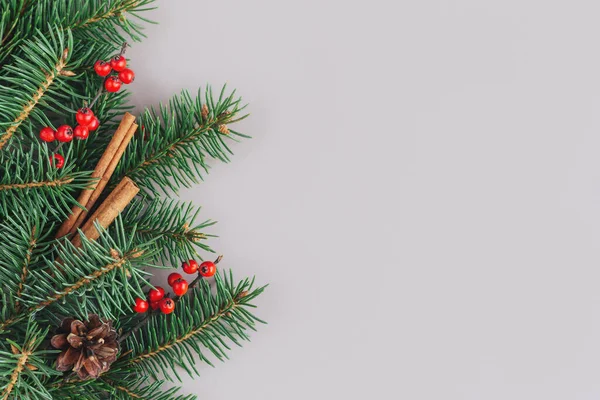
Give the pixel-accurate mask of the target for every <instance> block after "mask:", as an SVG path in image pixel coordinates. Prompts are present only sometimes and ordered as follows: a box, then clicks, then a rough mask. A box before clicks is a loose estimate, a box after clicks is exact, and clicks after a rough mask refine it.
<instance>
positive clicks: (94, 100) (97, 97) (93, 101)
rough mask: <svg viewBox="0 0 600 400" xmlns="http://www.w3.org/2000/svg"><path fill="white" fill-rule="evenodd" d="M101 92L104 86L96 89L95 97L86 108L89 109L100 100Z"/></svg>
mask: <svg viewBox="0 0 600 400" xmlns="http://www.w3.org/2000/svg"><path fill="white" fill-rule="evenodd" d="M102 92H104V85H103V86H100V89H98V93H96V96H95V97H94V99H93V100H92V102H91V103H90V105H89V106H88V108H90V109H91V108H92V107H93V106H94V104H96V102H97V101H98V99H99V98H100V95H102Z"/></svg>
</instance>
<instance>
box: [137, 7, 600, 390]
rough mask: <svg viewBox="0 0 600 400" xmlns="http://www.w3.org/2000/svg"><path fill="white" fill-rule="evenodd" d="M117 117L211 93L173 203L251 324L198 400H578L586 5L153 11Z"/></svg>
mask: <svg viewBox="0 0 600 400" xmlns="http://www.w3.org/2000/svg"><path fill="white" fill-rule="evenodd" d="M159 6H160V9H159V10H158V11H156V12H154V13H153V14H151V17H152V18H154V19H155V20H157V21H158V22H159V23H160V24H159V25H157V26H152V27H150V28H149V29H148V31H147V33H148V35H149V38H148V39H147V40H146V41H145V42H144V43H143V44H137V45H135V47H134V48H133V49H131V51H130V53H129V55H130V57H131V59H132V65H133V67H134V69H135V71H136V73H137V78H136V81H135V83H134V84H133V85H132V89H133V91H134V101H135V103H136V104H137V105H138V106H141V105H153V104H157V103H158V102H159V101H166V100H167V99H168V98H169V97H170V95H171V94H172V93H174V92H176V91H179V90H180V89H182V88H188V89H191V90H195V89H196V88H197V87H198V86H200V85H204V84H205V83H206V82H209V83H212V84H213V85H215V86H219V85H220V84H222V83H224V82H228V83H229V85H230V86H231V87H232V88H234V87H235V88H237V89H238V90H239V93H240V94H242V95H243V97H244V99H245V100H246V101H248V102H249V103H250V108H249V110H250V112H251V113H252V116H251V118H250V119H249V120H247V121H246V122H244V123H243V124H242V125H241V126H240V129H241V130H243V131H244V132H246V133H248V134H251V135H252V136H253V137H254V139H252V140H249V141H246V142H244V143H242V144H240V145H236V146H234V149H235V152H236V155H235V157H234V159H233V162H232V163H231V164H228V165H225V164H218V163H214V164H213V165H214V168H213V169H212V172H211V174H210V175H209V176H208V177H207V179H206V182H205V183H203V184H202V185H199V186H198V187H195V188H193V189H191V190H186V191H184V192H183V193H182V195H183V197H184V198H185V199H193V200H195V201H196V203H198V204H200V205H202V206H203V207H204V208H203V213H202V215H203V216H204V217H206V218H212V219H216V220H218V221H219V224H218V225H217V226H216V227H215V228H214V229H213V230H212V232H213V233H215V234H218V235H220V238H219V239H216V240H213V241H212V242H211V243H212V245H213V247H214V248H215V249H217V250H218V251H219V252H220V253H223V254H224V255H225V260H224V263H223V265H224V266H226V267H231V268H233V269H234V270H235V272H236V274H237V275H238V276H243V275H251V274H256V276H257V279H258V282H260V283H267V282H268V283H270V284H271V287H270V288H269V289H268V291H267V292H266V294H265V295H264V297H262V298H261V299H260V301H259V305H260V308H259V310H258V315H259V316H260V317H262V318H264V319H266V320H268V321H269V323H270V324H269V325H267V326H263V327H261V328H260V331H259V332H258V333H256V334H254V335H253V341H252V342H251V343H249V344H247V345H245V347H244V348H242V349H234V350H233V351H232V352H231V353H230V354H231V360H230V361H228V362H226V363H224V364H218V365H217V368H214V369H213V368H210V367H206V366H204V367H201V374H202V377H201V378H200V379H198V380H196V381H192V380H188V381H186V382H185V384H184V386H185V391H186V392H188V393H198V394H200V396H201V398H203V399H213V400H216V399H291V400H296V399H298V400H306V399H327V398H332V399H364V398H374V399H410V400H415V399H436V400H437V399H474V400H475V399H477V400H479V399H486V400H487V399H511V400H514V399H528V400H529V399H545V400H550V399H569V400H571V399H598V398H600V379H599V378H598V377H599V376H600V340H599V336H600V320H599V317H598V315H599V311H600V290H598V286H599V285H598V278H599V272H598V261H599V258H600V159H599V157H598V153H599V151H600V112H599V111H600V78H599V77H600V56H599V47H600V23H599V13H600V5H598V2H597V1H549V0H544V1H541V0H540V1H534V0H503V1H482V0H471V1H469V0H456V1H442V0H438V1H432V0H428V1H424V0H420V1H379V0H371V1H360V2H359V1H348V0H346V1H342V0H335V1H334V0H330V1H313V0H304V1H296V2H289V1H276V0H264V1H247V0H246V1H242V0H234V1H227V2H218V1H213V2H210V1H198V0H196V1H192V0H187V1H183V0H177V1H164V0H163V1H159Z"/></svg>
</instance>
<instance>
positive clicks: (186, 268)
mask: <svg viewBox="0 0 600 400" xmlns="http://www.w3.org/2000/svg"><path fill="white" fill-rule="evenodd" d="M181 267H182V268H183V272H185V273H186V274H195V273H196V272H198V263H197V262H196V261H195V260H189V261H188V262H184V263H183V264H182V265H181Z"/></svg>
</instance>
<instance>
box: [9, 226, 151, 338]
mask: <svg viewBox="0 0 600 400" xmlns="http://www.w3.org/2000/svg"><path fill="white" fill-rule="evenodd" d="M116 224H117V225H119V229H118V230H117V237H116V239H115V238H113V237H111V236H109V235H108V232H105V231H102V233H101V236H100V238H99V239H98V240H97V241H90V240H88V239H87V238H85V237H82V247H81V248H76V247H74V246H73V244H71V242H69V241H58V242H57V243H56V248H57V259H56V260H55V261H50V260H48V261H47V262H46V268H41V269H37V270H35V271H31V275H32V276H31V281H32V282H35V284H36V285H35V290H29V291H26V292H25V293H23V296H22V298H21V302H22V303H23V305H24V307H26V308H24V310H23V311H19V312H14V313H13V314H12V315H11V316H9V317H8V318H7V319H5V320H4V321H3V322H0V332H2V331H3V330H6V329H7V328H8V327H9V326H11V325H13V324H14V323H16V322H18V321H20V320H22V319H23V318H25V317H27V316H29V315H31V314H34V313H39V312H40V311H42V310H44V309H46V308H47V307H50V306H54V307H53V310H54V312H56V311H60V312H61V313H63V314H64V315H75V316H85V317H87V315H88V313H89V312H94V313H98V314H101V315H103V316H104V317H106V318H111V319H113V318H115V316H116V315H118V314H119V313H125V312H126V311H125V310H127V312H128V311H129V308H130V304H131V303H132V302H133V299H134V298H135V297H137V296H141V295H142V290H141V287H143V286H145V285H147V284H148V282H147V281H146V280H145V279H144V278H143V276H144V275H145V273H144V272H143V271H142V270H141V267H143V266H145V265H148V263H147V262H146V261H145V259H146V256H147V254H146V250H145V249H143V248H132V247H131V246H132V243H131V241H130V240H129V239H128V238H127V237H126V234H125V231H124V230H123V229H122V223H121V222H120V220H119V219H117V222H116ZM98 229H100V230H101V228H100V227H98ZM84 289H85V290H84ZM74 293H78V296H77V299H76V301H74V302H69V301H65V300H67V299H68V298H70V297H72V296H70V295H73V294H74ZM104 299H106V300H105V301H103V300H104Z"/></svg>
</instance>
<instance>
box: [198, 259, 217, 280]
mask: <svg viewBox="0 0 600 400" xmlns="http://www.w3.org/2000/svg"><path fill="white" fill-rule="evenodd" d="M216 272H217V266H216V265H215V263H214V262H212V261H204V262H203V263H202V264H200V275H202V276H203V277H205V278H208V277H211V276H213V275H214V274H215V273H216Z"/></svg>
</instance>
